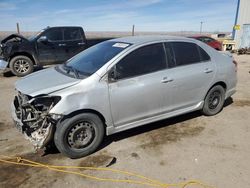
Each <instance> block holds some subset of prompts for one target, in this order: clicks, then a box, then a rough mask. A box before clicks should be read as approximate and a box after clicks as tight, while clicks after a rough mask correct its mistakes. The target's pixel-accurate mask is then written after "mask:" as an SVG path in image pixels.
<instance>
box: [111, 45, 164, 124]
mask: <svg viewBox="0 0 250 188" xmlns="http://www.w3.org/2000/svg"><path fill="white" fill-rule="evenodd" d="M113 68H114V69H115V72H116V80H115V81H113V82H109V95H110V105H111V113H112V118H113V122H114V125H115V126H122V125H128V124H131V123H133V122H135V121H140V120H143V119H145V118H150V117H152V116H154V115H158V114H161V113H162V108H161V107H162V98H163V96H162V83H161V80H162V75H163V72H164V71H165V68H166V60H165V53H164V47H163V44H162V43H157V44H151V45H147V46H144V47H140V48H138V49H136V50H134V51H133V52H131V53H130V54H128V55H127V56H125V57H124V58H123V59H122V60H121V61H119V62H118V63H117V64H116V65H115V67H113Z"/></svg>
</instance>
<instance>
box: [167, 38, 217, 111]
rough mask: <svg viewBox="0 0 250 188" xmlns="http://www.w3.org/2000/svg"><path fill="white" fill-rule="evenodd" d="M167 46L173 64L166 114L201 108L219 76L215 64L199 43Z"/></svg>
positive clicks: (169, 77) (170, 71) (174, 43)
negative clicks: (196, 106)
mask: <svg viewBox="0 0 250 188" xmlns="http://www.w3.org/2000/svg"><path fill="white" fill-rule="evenodd" d="M165 45H166V52H169V53H168V54H167V55H168V56H170V58H169V59H170V60H169V62H168V64H169V66H168V67H169V68H168V70H167V71H166V72H165V77H166V78H167V81H166V82H165V86H164V89H163V95H164V97H165V98H164V105H163V109H164V112H168V111H172V110H178V109H181V108H186V107H191V106H194V105H196V104H198V103H199V102H200V101H202V100H203V99H204V95H205V93H206V92H207V90H208V87H209V86H210V84H211V82H212V80H213V77H214V75H215V65H214V63H213V62H212V61H211V59H210V57H209V55H208V54H207V53H206V52H205V51H204V50H203V49H202V48H201V47H199V46H198V45H196V44H195V43H191V42H171V43H166V44H165ZM172 56H173V57H172Z"/></svg>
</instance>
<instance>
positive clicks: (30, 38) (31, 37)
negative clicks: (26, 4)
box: [28, 29, 44, 40]
mask: <svg viewBox="0 0 250 188" xmlns="http://www.w3.org/2000/svg"><path fill="white" fill-rule="evenodd" d="M42 32H44V29H42V30H41V31H39V32H37V33H36V34H34V35H32V36H30V37H29V38H28V39H29V40H33V39H35V38H36V37H37V36H38V35H40V34H41V33H42Z"/></svg>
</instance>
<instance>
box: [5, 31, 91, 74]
mask: <svg viewBox="0 0 250 188" xmlns="http://www.w3.org/2000/svg"><path fill="white" fill-rule="evenodd" d="M86 48H87V43H86V37H85V34H84V31H83V29H82V28H81V27H47V28H46V29H43V30H41V31H40V32H38V33H37V34H36V35H34V36H31V37H30V38H25V37H23V36H22V35H18V34H12V35H10V36H8V37H6V38H5V39H3V40H2V41H1V56H2V60H4V61H6V62H8V67H9V68H10V70H11V72H12V73H13V74H15V75H16V76H25V75H27V74H29V73H31V72H33V69H34V67H35V66H44V65H50V64H57V63H63V62H65V61H66V60H68V59H70V58H71V57H73V56H74V55H76V54H78V53H79V52H81V51H83V50H84V49H86Z"/></svg>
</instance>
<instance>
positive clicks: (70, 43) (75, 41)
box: [63, 27, 86, 61]
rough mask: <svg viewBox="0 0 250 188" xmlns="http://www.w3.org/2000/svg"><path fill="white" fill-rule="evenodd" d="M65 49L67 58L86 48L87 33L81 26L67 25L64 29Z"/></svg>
mask: <svg viewBox="0 0 250 188" xmlns="http://www.w3.org/2000/svg"><path fill="white" fill-rule="evenodd" d="M63 36H64V37H63V38H64V42H63V44H64V49H65V54H66V59H65V61H66V60H68V59H70V58H71V57H73V56H74V55H76V54H78V53H79V52H81V51H83V50H84V49H86V41H85V35H84V33H83V31H82V29H81V28H79V27H65V28H64V29H63Z"/></svg>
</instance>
